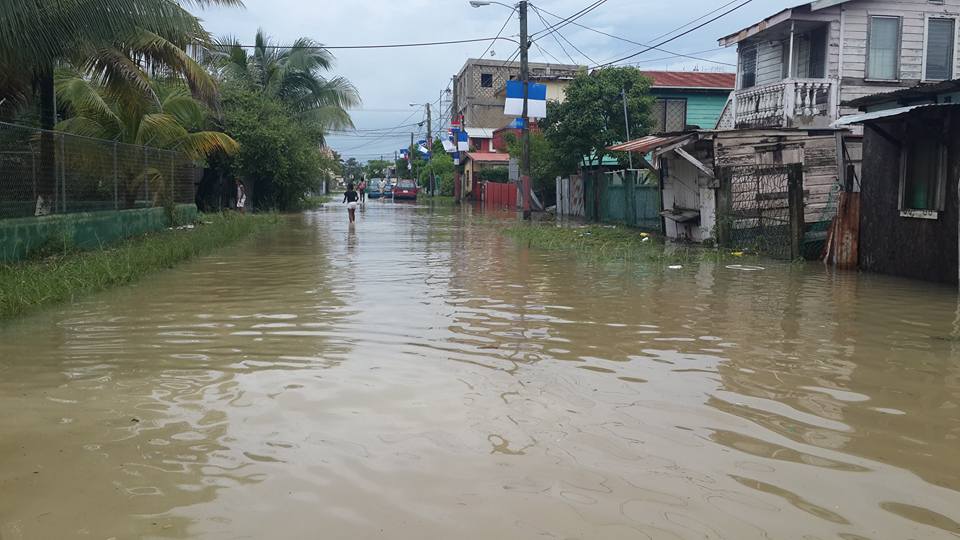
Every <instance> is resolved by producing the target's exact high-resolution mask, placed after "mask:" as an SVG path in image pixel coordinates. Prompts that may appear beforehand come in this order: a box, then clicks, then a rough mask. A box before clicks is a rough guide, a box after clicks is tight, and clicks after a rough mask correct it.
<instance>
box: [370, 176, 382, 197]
mask: <svg viewBox="0 0 960 540" xmlns="http://www.w3.org/2000/svg"><path fill="white" fill-rule="evenodd" d="M382 195H383V193H380V179H379V178H371V179H369V180H367V198H368V199H379V198H380V197H381V196H382Z"/></svg>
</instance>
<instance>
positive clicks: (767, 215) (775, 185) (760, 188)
mask: <svg viewBox="0 0 960 540" xmlns="http://www.w3.org/2000/svg"><path fill="white" fill-rule="evenodd" d="M722 176H723V177H724V182H723V184H724V191H726V193H724V194H722V196H721V200H724V199H725V201H724V202H723V203H722V204H720V208H718V216H717V217H718V222H720V224H721V225H722V226H723V228H724V229H726V234H725V235H724V236H726V238H725V239H724V243H726V244H728V245H730V246H731V247H734V248H737V249H749V250H754V251H757V252H760V253H764V254H766V255H769V256H772V257H776V258H781V259H790V258H796V257H799V256H800V254H801V253H800V250H801V248H802V246H801V243H802V237H803V228H804V224H803V208H804V201H803V192H802V190H803V173H802V170H801V169H800V168H798V167H796V166H793V167H791V166H790V165H740V166H728V167H724V168H723V173H722Z"/></svg>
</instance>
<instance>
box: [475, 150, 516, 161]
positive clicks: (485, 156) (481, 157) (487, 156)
mask: <svg viewBox="0 0 960 540" xmlns="http://www.w3.org/2000/svg"><path fill="white" fill-rule="evenodd" d="M467 158H469V159H472V160H473V161H496V162H503V163H507V162H508V161H510V154H506V153H503V154H500V153H497V154H495V153H493V152H467Z"/></svg>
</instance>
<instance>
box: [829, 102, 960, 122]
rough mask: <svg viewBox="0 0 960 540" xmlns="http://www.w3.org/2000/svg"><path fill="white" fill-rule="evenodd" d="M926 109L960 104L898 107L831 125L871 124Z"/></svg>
mask: <svg viewBox="0 0 960 540" xmlns="http://www.w3.org/2000/svg"><path fill="white" fill-rule="evenodd" d="M924 107H960V103H927V104H924V105H911V106H909V107H897V108H895V109H885V110H882V111H874V112H868V113H863V114H854V115H850V116H844V117H843V118H841V119H839V120H837V121H836V122H834V123H832V124H830V127H835V128H836V127H843V126H849V125H851V124H862V123H864V122H869V121H871V120H879V119H881V118H894V117H897V116H901V115H904V114H907V113H908V112H910V111H913V110H915V109H922V108H924Z"/></svg>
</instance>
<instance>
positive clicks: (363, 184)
mask: <svg viewBox="0 0 960 540" xmlns="http://www.w3.org/2000/svg"><path fill="white" fill-rule="evenodd" d="M357 191H359V195H360V203H361V204H363V203H365V202H367V180H366V179H365V178H361V179H360V186H359V187H358V188H357Z"/></svg>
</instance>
